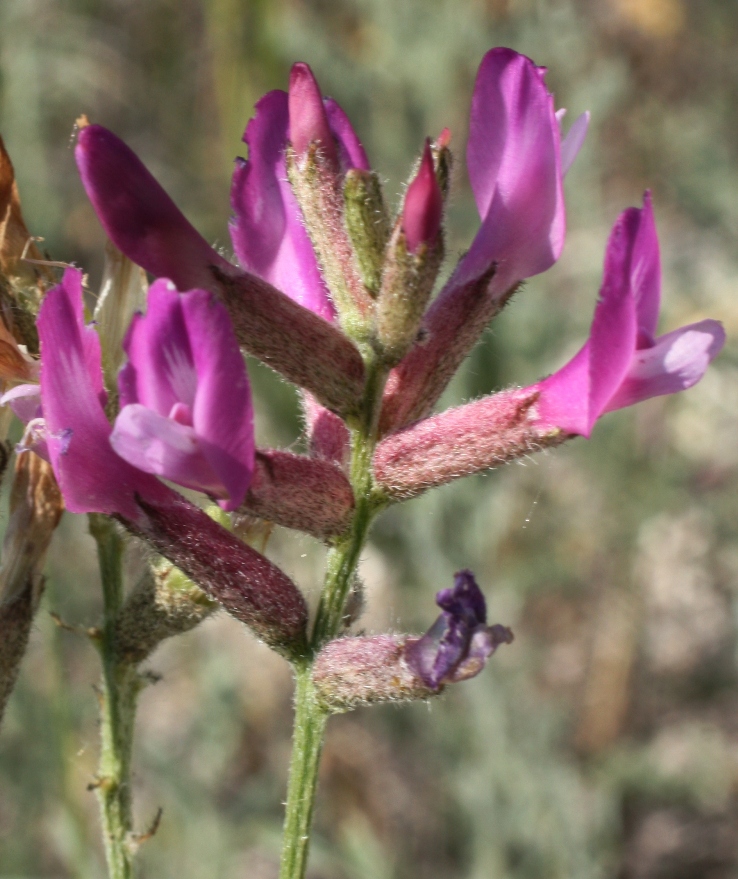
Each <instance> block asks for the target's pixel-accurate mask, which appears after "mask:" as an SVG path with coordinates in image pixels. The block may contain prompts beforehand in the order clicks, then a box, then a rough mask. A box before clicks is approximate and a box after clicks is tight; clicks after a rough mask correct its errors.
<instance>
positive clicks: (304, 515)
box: [238, 450, 354, 537]
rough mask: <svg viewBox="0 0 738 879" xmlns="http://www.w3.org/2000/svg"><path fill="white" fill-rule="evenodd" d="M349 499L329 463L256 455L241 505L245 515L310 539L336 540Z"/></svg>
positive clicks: (345, 518)
mask: <svg viewBox="0 0 738 879" xmlns="http://www.w3.org/2000/svg"><path fill="white" fill-rule="evenodd" d="M353 508H354V494H353V492H352V490H351V485H350V483H349V481H348V479H346V477H345V476H344V474H343V472H342V471H341V470H340V469H339V468H338V467H336V465H335V464H331V463H329V462H328V461H321V460H319V459H316V458H309V457H307V456H305V455H293V454H292V453H290V452H282V451H274V450H268V451H265V450H260V451H257V453H256V468H255V470H254V475H253V478H252V480H251V485H250V486H249V490H248V492H247V494H246V500H245V501H244V503H243V504H242V506H241V507H240V508H239V511H238V512H239V513H250V514H252V515H255V516H259V517H260V518H262V519H268V520H270V521H272V522H275V523H276V524H277V525H283V526H284V527H285V528H294V529H296V530H298V531H306V532H307V533H308V534H313V535H314V536H315V537H328V536H331V535H336V534H341V533H343V532H344V531H345V530H346V528H347V527H348V525H349V523H350V520H351V513H352V511H353Z"/></svg>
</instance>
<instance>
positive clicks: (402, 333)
mask: <svg viewBox="0 0 738 879" xmlns="http://www.w3.org/2000/svg"><path fill="white" fill-rule="evenodd" d="M442 213H443V197H442V195H441V189H440V187H439V185H438V181H437V180H436V175H435V172H434V169H433V156H432V154H431V149H430V144H429V142H428V141H426V144H425V150H424V152H423V158H422V159H421V162H420V166H419V168H418V172H417V174H416V175H415V177H414V179H413V181H412V182H411V183H410V185H409V186H408V190H407V193H406V196H405V204H404V207H403V210H402V213H401V215H400V217H399V218H398V221H397V223H396V224H395V228H394V230H393V233H392V238H391V239H390V242H389V245H388V246H387V255H386V259H385V265H384V274H383V276H382V289H381V291H380V294H379V301H378V303H377V339H378V340H379V342H380V344H381V346H382V352H383V358H384V360H385V362H386V363H387V364H389V365H390V366H393V365H395V364H396V363H399V362H400V361H401V360H402V359H403V357H405V355H406V354H407V352H408V351H409V350H410V348H412V346H413V345H414V344H415V342H416V341H417V339H418V330H419V328H420V323H421V320H422V318H423V314H424V312H425V308H426V305H427V304H428V300H429V298H430V295H431V292H432V290H433V285H434V283H435V281H436V277H437V275H438V270H439V269H440V267H441V262H442V261H443V235H442V231H441V216H442Z"/></svg>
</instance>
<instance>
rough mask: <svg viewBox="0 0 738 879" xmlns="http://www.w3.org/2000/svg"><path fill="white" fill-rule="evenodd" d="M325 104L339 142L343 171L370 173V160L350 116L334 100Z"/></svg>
mask: <svg viewBox="0 0 738 879" xmlns="http://www.w3.org/2000/svg"><path fill="white" fill-rule="evenodd" d="M324 103H325V112H326V114H327V115H328V124H329V125H330V127H331V131H332V132H333V135H334V137H335V138H336V140H337V141H338V153H339V156H340V158H341V166H342V168H343V170H344V171H348V170H349V169H351V168H359V169H360V170H361V171H369V170H370V169H371V166H370V165H369V159H368V158H367V156H366V152H365V151H364V147H363V146H362V145H361V141H360V140H359V138H358V136H357V134H356V132H355V131H354V128H353V126H352V125H351V122H350V121H349V118H348V116H347V115H346V114H345V113H344V111H343V109H342V108H341V107H340V106H339V105H338V104H337V103H336V101H334V100H333V98H325V101H324Z"/></svg>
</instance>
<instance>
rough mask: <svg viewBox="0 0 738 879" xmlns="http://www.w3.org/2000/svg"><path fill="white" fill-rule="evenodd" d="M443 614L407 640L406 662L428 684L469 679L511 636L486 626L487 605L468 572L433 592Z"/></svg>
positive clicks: (433, 686) (500, 628)
mask: <svg viewBox="0 0 738 879" xmlns="http://www.w3.org/2000/svg"><path fill="white" fill-rule="evenodd" d="M436 603H437V604H438V606H439V607H440V608H441V609H442V611H443V613H442V614H441V615H440V616H439V617H438V619H437V620H436V621H435V623H434V624H433V625H432V626H431V628H430V629H429V630H428V632H427V633H426V634H425V635H423V637H422V638H418V639H417V640H416V639H408V641H407V644H406V647H405V661H406V662H407V664H408V666H409V667H410V668H411V669H412V670H413V671H414V672H415V673H416V674H417V675H418V676H419V677H420V678H421V679H422V680H423V681H424V682H425V683H426V684H427V686H428V687H430V688H431V689H432V690H438V689H439V688H440V687H441V686H442V685H443V684H446V683H453V682H456V681H463V680H466V679H467V678H472V677H474V675H477V674H479V672H480V671H481V670H482V669H483V668H484V664H485V662H486V661H487V659H489V657H490V656H491V655H492V654H493V653H494V652H495V650H496V649H497V648H498V647H499V645H500V644H509V643H510V642H511V641H512V639H513V635H512V632H511V631H510V629H508V628H506V627H505V626H500V625H494V626H487V606H486V604H485V601H484V596H483V595H482V592H481V590H480V588H479V586H478V585H477V582H476V580H475V579H474V575H473V574H472V572H471V571H459V572H458V574H456V577H455V579H454V585H453V587H452V588H450V589H442V590H441V591H440V592H439V593H438V594H437V595H436Z"/></svg>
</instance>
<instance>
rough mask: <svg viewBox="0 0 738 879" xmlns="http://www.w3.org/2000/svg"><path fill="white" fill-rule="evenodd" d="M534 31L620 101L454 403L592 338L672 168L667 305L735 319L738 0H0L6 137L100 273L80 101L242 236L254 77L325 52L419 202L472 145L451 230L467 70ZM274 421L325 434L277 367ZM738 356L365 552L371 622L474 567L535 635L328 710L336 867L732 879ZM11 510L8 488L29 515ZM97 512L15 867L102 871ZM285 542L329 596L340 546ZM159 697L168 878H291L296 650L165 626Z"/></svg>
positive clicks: (492, 598) (534, 42) (391, 621)
mask: <svg viewBox="0 0 738 879" xmlns="http://www.w3.org/2000/svg"><path fill="white" fill-rule="evenodd" d="M501 44H502V45H508V46H512V47H513V48H515V49H517V50H519V51H521V52H525V53H526V54H528V55H530V56H531V57H532V58H534V59H535V60H536V62H537V63H539V64H544V65H546V66H547V67H548V68H549V74H548V83H549V85H550V87H551V88H552V89H553V90H554V92H555V94H556V102H557V106H566V107H568V108H569V110H570V116H569V119H571V118H574V116H576V115H578V114H579V113H580V112H582V111H583V110H585V109H590V110H591V111H592V127H591V129H590V135H589V137H588V139H587V142H586V144H585V147H584V149H583V151H582V153H581V155H580V157H579V159H578V160H577V162H576V164H575V166H574V168H573V170H572V171H571V173H570V175H569V177H568V178H567V205H568V230H569V231H568V236H567V246H566V250H565V252H564V256H563V258H562V259H561V261H560V262H559V264H558V265H557V266H556V267H554V269H552V270H551V271H550V272H548V273H547V274H546V275H544V276H542V277H539V278H536V279H533V280H532V281H531V282H530V283H529V284H528V285H527V286H526V289H525V290H524V291H523V292H522V293H521V294H519V295H518V297H517V298H516V299H515V300H514V302H513V304H512V305H511V306H510V307H509V308H508V309H507V311H506V312H505V313H504V315H503V316H502V317H501V318H500V319H499V320H498V321H497V322H496V323H495V324H494V326H493V328H492V331H491V332H489V333H488V334H487V335H486V337H485V339H484V341H483V343H482V344H480V345H479V347H478V348H477V349H476V351H475V352H474V354H473V355H472V357H471V358H470V359H469V361H468V362H467V364H466V365H465V367H464V369H463V370H462V372H461V373H460V374H459V376H458V377H457V379H456V380H455V381H454V383H453V385H452V387H451V388H450V389H449V391H448V393H447V394H446V396H445V398H444V401H443V403H444V405H448V404H452V403H455V402H458V401H460V400H464V399H469V398H470V397H474V396H478V395H480V394H483V393H487V392H489V391H490V390H492V389H494V388H499V387H503V386H506V385H509V384H514V383H520V384H524V383H527V382H530V381H532V380H534V379H535V378H536V377H538V376H540V375H542V374H545V373H546V372H549V371H552V370H553V369H555V368H556V367H557V366H558V365H560V364H562V363H563V362H564V361H565V359H566V358H568V357H569V356H570V355H571V353H573V351H574V350H576V348H577V347H578V345H579V344H581V341H582V340H583V338H584V336H585V333H586V331H587V328H588V326H589V322H590V319H591V315H592V310H593V306H594V302H595V297H596V293H597V289H598V284H599V280H600V273H601V260H602V254H603V248H604V244H605V240H606V237H607V233H608V230H609V227H610V225H611V224H612V222H613V221H614V219H615V217H616V215H617V213H618V212H619V211H620V210H622V209H623V208H624V207H626V206H627V205H630V204H639V203H640V199H641V195H642V191H643V189H644V188H646V187H650V188H652V190H653V192H654V200H655V206H656V214H657V221H658V224H659V230H660V235H661V241H662V256H663V264H664V275H665V281H664V294H665V295H664V298H665V303H664V310H663V316H662V329H663V330H670V329H673V328H675V327H677V326H679V325H681V324H683V323H687V322H689V321H695V320H699V319H701V318H703V317H707V316H710V317H715V318H720V319H721V320H723V321H724V322H725V324H726V329H727V331H728V335H729V338H730V337H733V338H735V336H736V332H737V331H738V298H737V297H736V291H737V289H738V250H737V248H736V243H737V241H738V101H736V90H737V89H738V51H737V50H736V45H738V3H735V2H731V0H699V2H698V0H554V2H544V0H0V132H2V135H3V137H4V138H5V142H6V145H7V148H8V150H9V152H10V154H11V156H12V157H13V159H14V162H15V166H16V173H17V177H18V181H19V185H20V190H21V196H22V199H23V204H24V210H25V214H26V219H27V222H28V225H29V227H30V228H31V229H32V230H33V232H34V233H35V234H38V235H43V236H44V237H45V239H46V243H45V245H44V246H45V247H46V248H47V249H48V251H49V252H50V253H51V254H53V256H54V258H55V259H65V260H74V261H76V262H77V263H78V264H79V265H80V266H82V267H84V268H85V269H86V270H88V271H89V272H90V276H91V284H92V287H93V288H94V287H95V285H96V283H97V281H98V279H99V276H100V270H101V254H102V245H103V236H102V233H101V231H100V229H99V227H98V224H97V221H96V219H95V217H94V215H93V212H92V210H91V208H90V207H89V205H88V204H87V202H86V200H85V197H84V194H83V191H82V187H81V185H80V183H79V181H78V178H77V175H76V172H75V168H74V163H73V158H72V152H71V138H72V126H73V122H74V119H75V118H76V117H77V116H78V115H79V114H80V113H82V112H85V113H87V114H88V116H89V117H90V119H92V120H93V121H96V122H101V123H103V124H105V125H107V126H109V127H111V128H112V129H114V130H115V131H116V132H117V133H118V134H120V135H121V136H123V137H124V138H125V139H126V140H127V141H128V142H129V143H130V144H131V145H132V146H133V147H134V148H135V149H136V150H137V151H138V152H139V154H140V155H141V156H142V158H144V160H145V161H146V162H147V164H148V165H149V167H151V168H152V170H153V171H154V172H155V173H156V175H157V176H158V177H159V179H160V180H161V181H162V182H163V183H164V184H165V186H166V187H167V188H168V189H169V190H170V192H171V193H172V194H173V195H174V196H175V198H176V200H177V201H178V203H179V204H180V205H181V206H182V207H183V209H184V210H185V211H186V212H187V213H188V215H189V216H190V217H191V219H192V220H193V222H194V223H195V224H196V225H197V226H198V227H199V228H200V229H201V230H202V231H203V232H204V234H206V236H207V237H208V238H209V239H210V240H212V241H214V242H217V243H218V244H219V245H221V246H223V247H225V248H228V246H229V244H228V234H227V228H226V222H227V219H228V213H229V206H228V188H229V177H230V173H231V169H232V161H233V157H234V156H235V155H237V154H238V153H240V152H241V153H242V151H243V149H244V148H243V146H242V145H241V144H240V136H241V134H242V131H243V128H244V126H245V124H246V121H247V120H248V118H249V116H250V114H251V112H252V107H253V104H254V102H255V100H257V99H258V98H259V96H260V95H261V94H263V93H264V92H265V91H267V90H269V89H271V88H283V87H285V85H286V82H287V75H288V71H289V66H290V64H291V63H292V62H293V61H295V60H305V61H308V62H309V63H310V64H311V65H312V67H313V69H314V71H315V73H316V75H317V76H318V79H319V81H320V83H321V85H322V87H323V90H324V92H326V93H328V94H331V95H333V96H334V97H335V98H337V99H338V100H339V101H340V103H341V104H342V105H343V107H344V108H345V109H346V110H347V112H348V113H349V115H350V116H351V118H352V120H353V122H354V124H355V126H356V128H357V130H358V132H359V135H360V136H361V138H362V140H363V142H364V144H365V146H366V148H367V150H368V153H369V155H370V157H371V159H372V162H373V164H374V166H375V167H376V168H377V169H379V170H380V172H381V174H382V175H384V177H385V179H386V181H387V192H388V194H389V195H390V197H391V198H393V199H394V200H395V201H396V199H397V196H398V194H399V193H400V192H401V187H402V181H403V179H404V177H405V175H406V174H407V172H408V169H409V167H410V165H411V163H412V161H413V160H414V158H415V157H416V155H417V154H418V151H419V149H420V147H421V145H422V139H423V138H424V137H425V136H426V135H433V136H435V135H437V134H438V133H439V131H440V130H441V128H443V127H444V126H449V127H450V128H451V130H452V132H453V142H452V144H453V145H455V147H456V150H457V158H458V161H457V169H456V170H457V173H456V177H455V188H454V195H453V200H452V205H451V211H450V224H449V243H450V246H449V253H450V254H452V255H453V254H454V253H458V252H460V251H461V250H462V249H463V248H464V247H465V246H466V245H467V244H468V242H469V240H470V237H471V235H472V233H473V231H474V229H475V223H476V216H475V212H474V208H473V203H472V200H471V197H470V193H469V189H468V184H467V180H466V177H465V172H464V168H463V165H464V163H463V149H464V146H465V139H466V125H467V114H468V107H469V101H470V97H471V89H472V83H473V79H474V74H475V71H476V67H477V65H478V63H479V61H480V60H481V57H482V55H483V53H484V52H485V51H486V50H487V49H488V48H489V47H491V46H493V45H501ZM252 373H253V376H254V381H255V383H256V386H257V389H258V401H257V412H258V420H259V435H260V440H261V442H262V443H263V444H280V445H289V444H292V443H294V442H296V441H297V439H298V437H299V434H300V422H299V417H298V413H297V406H296V401H295V397H294V394H293V392H292V391H291V389H290V388H289V387H287V386H286V385H284V384H282V383H280V382H279V381H278V380H276V379H275V378H274V377H273V376H271V375H270V374H269V373H268V372H267V371H266V370H264V369H263V368H256V367H255V368H254V369H253V370H252ZM737 487H738V351H736V348H735V346H734V345H731V344H730V343H729V345H728V347H727V349H726V350H725V352H724V353H723V354H722V355H721V356H720V358H719V360H718V362H717V363H716V364H715V365H714V366H713V367H712V368H711V369H710V371H709V372H708V375H707V376H706V378H705V379H704V381H703V382H702V383H701V384H700V385H699V386H698V387H696V388H695V389H693V390H690V391H689V392H687V393H685V394H682V395H680V396H678V397H675V398H671V399H664V398H661V399H658V400H653V401H650V402H648V403H646V404H642V405H640V406H639V407H638V408H637V409H636V410H633V411H625V412H620V413H616V414H614V415H609V416H607V417H606V418H605V419H604V420H603V421H602V422H601V423H600V424H599V425H598V427H597V429H596V430H595V432H594V436H593V438H592V440H591V441H589V442H587V441H584V440H581V439H580V440H576V441H574V442H572V443H569V444H568V445H566V446H564V447H562V448H561V449H558V450H555V451H554V452H551V453H547V454H545V455H541V456H538V457H536V458H531V459H530V460H526V461H523V462H521V464H520V465H514V466H509V467H506V468H504V469H503V470H500V471H498V472H495V473H492V474H489V475H486V476H479V477H475V478H473V479H468V480H466V481H463V482H460V483H457V484H454V485H452V486H449V487H447V488H445V489H442V490H439V491H436V492H434V493H432V494H431V495H428V496H426V497H424V498H422V499H419V500H416V501H413V502H411V503H409V504H406V505H404V506H399V507H396V508H394V509H392V510H390V511H389V512H388V513H386V514H385V515H384V517H383V518H382V519H381V520H380V521H379V523H378V525H377V527H376V528H375V531H374V535H373V541H372V543H371V546H370V547H369V548H368V549H367V551H366V553H365V556H364V559H363V562H362V573H363V576H364V578H365V580H366V583H367V586H368V601H369V605H368V610H367V613H366V616H365V618H364V620H363V621H362V624H363V626H364V627H365V628H366V629H367V630H368V631H384V630H386V629H388V628H392V629H395V630H401V631H402V630H404V631H408V630H413V629H415V630H424V629H425V628H427V626H428V625H429V624H430V622H431V621H432V620H433V619H434V617H435V608H434V604H433V595H434V592H435V590H437V589H438V588H441V587H443V586H446V585H449V583H450V578H451V576H452V574H453V572H454V571H455V570H456V569H458V568H459V567H467V566H468V567H471V568H472V569H473V570H474V571H475V572H476V574H477V576H478V579H479V581H480V583H481V584H482V585H483V587H484V589H485V591H486V593H487V595H488V598H489V604H490V616H491V618H492V620H493V621H500V622H503V623H505V624H507V625H511V626H512V627H513V629H514V630H515V633H516V640H515V643H514V644H513V645H512V647H507V648H504V649H502V650H500V652H499V654H498V655H497V656H496V657H495V658H494V660H493V661H492V662H491V664H490V666H489V668H488V669H487V670H486V671H485V673H484V674H483V675H481V676H480V677H478V678H476V679H475V680H473V681H471V682H469V683H467V684H464V685H462V686H458V687H454V688H452V690H451V692H449V693H448V694H447V695H446V696H444V697H443V698H442V699H440V700H437V701H435V702H433V704H432V705H430V706H427V705H422V704H421V705H413V706H409V707H403V708H384V709H379V708H375V709H372V710H361V711H358V712H356V713H354V714H352V715H346V716H343V717H340V718H337V719H336V720H335V721H334V722H332V724H331V727H330V728H329V735H328V743H327V748H326V752H325V762H324V767H323V773H322V785H321V791H320V800H319V807H318V814H317V822H316V835H315V846H314V857H313V860H312V873H311V879H411V877H412V879H558V877H561V879H564V877H566V879H599V877H621V879H702V877H704V879H728V877H735V876H736V875H738V686H737V685H738V664H737V654H736V646H737V645H736V632H737V629H738V542H737V536H738V535H737V534H736V488H737ZM5 516H6V514H5V512H3V517H5ZM85 528H86V523H85V521H84V519H83V518H82V517H76V518H75V517H73V516H71V515H67V516H66V517H65V519H64V521H63V524H62V527H61V528H60V530H59V532H58V533H57V535H56V537H55V541H54V544H53V547H52V552H51V555H50V559H49V566H48V577H49V579H48V592H47V596H46V599H45V603H44V606H43V607H42V610H41V612H40V613H39V615H38V618H37V623H36V626H35V630H34V633H33V637H32V643H31V647H30V650H29V653H28V655H27V656H26V659H25V661H24V665H23V669H22V673H21V677H20V681H19V684H18V687H17V689H16V691H15V693H14V695H13V697H12V699H11V702H10V705H9V709H8V714H7V717H6V721H5V724H4V727H3V729H2V731H1V732H0V877H2V879H11V877H12V879H21V877H23V879H30V877H34V879H36V877H38V879H41V877H43V879H51V877H80V879H88V877H89V879H92V877H98V876H101V875H103V866H102V859H101V852H100V847H99V841H98V825H97V815H96V803H95V800H94V796H93V794H92V793H89V792H88V791H87V789H86V786H87V784H88V782H89V780H90V779H91V777H92V775H93V773H94V768H95V762H96V757H97V740H96V739H97V721H96V701H95V693H94V689H93V688H94V686H95V683H96V680H97V678H98V674H99V668H98V664H97V657H96V656H95V655H94V652H93V650H92V649H91V648H90V647H89V645H88V644H87V643H86V642H85V641H84V640H83V639H81V638H78V637H75V636H74V635H73V634H70V633H69V632H66V631H62V630H59V629H57V628H56V627H55V626H54V625H53V624H52V622H51V620H50V618H49V615H48V612H49V610H54V611H56V612H58V613H60V614H61V615H62V616H63V617H64V619H65V620H67V621H68V622H71V623H83V624H85V625H90V624H94V623H95V621H96V619H97V614H98V611H99V597H98V591H99V590H98V581H97V576H96V572H95V567H94V561H93V552H92V542H91V540H90V538H89V537H88V536H87V535H86V531H85ZM270 554H271V556H272V557H273V558H275V559H277V560H278V561H279V562H280V563H281V564H282V565H283V566H284V567H285V569H286V570H287V571H288V572H289V573H290V574H292V575H293V576H294V577H295V578H296V579H297V581H298V582H299V583H300V584H301V585H302V586H304V588H305V590H306V592H307V593H308V594H310V595H312V596H314V595H315V592H316V589H317V588H318V584H319V582H320V573H321V562H322V550H321V549H320V547H318V546H316V545H315V544H314V542H312V541H310V540H309V539H307V538H302V537H295V536H294V535H291V534H289V533H286V532H282V533H278V534H276V535H275V536H274V538H273V540H272V543H271V545H270ZM150 666H151V668H152V669H153V670H154V671H155V672H157V673H158V674H160V675H161V676H162V678H161V680H160V681H159V683H157V684H156V685H155V686H152V687H150V688H149V689H148V690H147V691H146V692H145V693H144V695H143V697H142V700H141V708H140V715H139V723H138V739H137V746H136V754H135V767H134V770H135V797H136V814H137V820H138V823H139V825H140V827H141V828H142V829H145V827H146V825H147V824H148V822H149V821H150V820H151V819H152V818H153V816H154V814H155V812H156V809H157V808H158V807H159V806H161V807H163V810H164V817H163V820H162V824H161V827H160V829H159V832H158V833H157V834H156V836H155V837H154V839H153V840H151V841H150V842H148V843H147V844H146V845H145V846H144V848H143V850H142V854H141V875H142V877H169V876H178V877H181V879H199V877H210V879H212V877H218V879H221V877H222V879H236V877H247V879H273V877H274V876H275V875H276V873H275V863H276V858H277V856H278V845H279V831H280V823H281V810H282V806H281V803H282V798H283V795H284V786H285V778H286V762H287V759H288V754H289V731H290V713H291V710H290V696H291V683H290V678H289V673H288V670H287V668H286V666H285V664H284V663H283V662H282V661H281V660H279V659H278V658H276V657H275V656H273V655H272V654H270V653H269V652H268V651H267V650H266V649H265V648H263V647H262V646H260V645H258V644H257V643H255V641H254V640H253V639H252V638H251V637H250V636H249V635H248V634H247V633H246V632H245V631H244V630H243V629H242V628H241V626H240V625H239V624H237V623H236V622H235V621H234V620H232V619H230V618H229V617H227V616H225V615H220V616H218V617H216V618H215V619H211V620H209V621H207V622H206V623H204V624H203V625H202V626H201V627H200V628H199V629H198V630H196V631H195V632H193V633H191V634H189V635H187V636H183V637H180V638H178V639H175V640H174V641H172V642H170V643H167V644H166V645H165V646H164V647H163V648H161V649H160V650H159V652H157V654H156V655H155V656H154V657H153V660H152V662H151V663H150Z"/></svg>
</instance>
